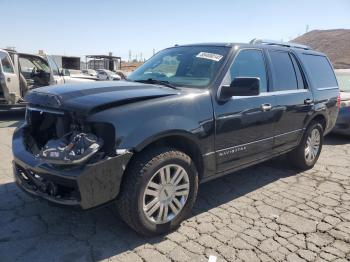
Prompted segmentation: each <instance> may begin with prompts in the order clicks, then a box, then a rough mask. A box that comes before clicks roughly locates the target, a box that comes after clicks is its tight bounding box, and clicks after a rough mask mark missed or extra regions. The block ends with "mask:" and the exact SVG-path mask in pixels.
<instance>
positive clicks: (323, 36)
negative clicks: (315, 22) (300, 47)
mask: <svg viewBox="0 0 350 262" xmlns="http://www.w3.org/2000/svg"><path fill="white" fill-rule="evenodd" d="M291 42H293V43H299V44H304V45H308V46H310V47H312V48H313V49H315V50H317V51H320V52H322V53H325V54H327V56H328V57H329V58H330V60H331V61H332V63H333V66H334V67H335V68H350V29H332V30H313V31H310V32H308V33H306V34H303V35H302V36H299V37H297V38H295V39H294V40H292V41H291Z"/></svg>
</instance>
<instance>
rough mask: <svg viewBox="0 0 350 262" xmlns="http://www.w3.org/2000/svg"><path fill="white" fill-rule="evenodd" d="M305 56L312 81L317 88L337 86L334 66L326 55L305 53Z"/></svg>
mask: <svg viewBox="0 0 350 262" xmlns="http://www.w3.org/2000/svg"><path fill="white" fill-rule="evenodd" d="M303 58H304V59H303V60H304V63H305V66H306V68H307V71H308V75H309V77H310V79H311V82H312V84H313V85H314V86H315V87H316V88H327V87H336V86H337V80H336V78H335V75H334V73H333V70H332V67H331V65H330V63H329V62H328V59H327V58H326V57H325V56H320V55H311V54H303Z"/></svg>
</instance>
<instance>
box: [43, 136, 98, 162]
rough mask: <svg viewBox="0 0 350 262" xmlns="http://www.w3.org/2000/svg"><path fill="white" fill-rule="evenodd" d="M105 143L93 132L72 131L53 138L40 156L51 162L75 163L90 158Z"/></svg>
mask: <svg viewBox="0 0 350 262" xmlns="http://www.w3.org/2000/svg"><path fill="white" fill-rule="evenodd" d="M102 145H103V140H102V139H100V138H98V137H96V136H95V135H94V134H91V133H81V132H71V133H68V134H66V135H64V136H62V137H61V138H58V139H51V140H49V141H48V142H47V143H46V145H45V146H44V147H43V148H42V149H41V150H40V152H39V155H38V157H39V158H41V159H42V160H44V161H45V162H47V163H50V164H56V165H75V164H82V163H84V162H86V161H87V160H89V159H90V158H91V157H92V156H93V155H94V154H95V153H97V152H98V151H99V149H100V148H101V147H102Z"/></svg>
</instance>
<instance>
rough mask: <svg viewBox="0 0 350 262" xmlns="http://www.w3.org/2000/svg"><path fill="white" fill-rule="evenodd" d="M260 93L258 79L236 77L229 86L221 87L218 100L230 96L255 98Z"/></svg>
mask: <svg viewBox="0 0 350 262" xmlns="http://www.w3.org/2000/svg"><path fill="white" fill-rule="evenodd" d="M259 93H260V79H259V78H258V77H236V78H235V79H234V80H233V81H232V82H231V84H230V85H229V86H221V90H220V99H223V100H225V99H229V98H231V97H232V96H257V95H259Z"/></svg>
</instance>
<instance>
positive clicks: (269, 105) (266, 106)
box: [261, 104, 272, 112]
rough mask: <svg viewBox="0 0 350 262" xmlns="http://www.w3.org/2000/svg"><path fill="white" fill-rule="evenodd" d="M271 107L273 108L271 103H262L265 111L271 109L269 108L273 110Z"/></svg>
mask: <svg viewBox="0 0 350 262" xmlns="http://www.w3.org/2000/svg"><path fill="white" fill-rule="evenodd" d="M271 108H272V105H271V104H262V105H261V109H262V111H263V112H266V111H269V110H271Z"/></svg>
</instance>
